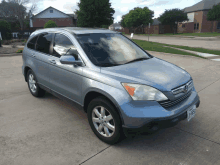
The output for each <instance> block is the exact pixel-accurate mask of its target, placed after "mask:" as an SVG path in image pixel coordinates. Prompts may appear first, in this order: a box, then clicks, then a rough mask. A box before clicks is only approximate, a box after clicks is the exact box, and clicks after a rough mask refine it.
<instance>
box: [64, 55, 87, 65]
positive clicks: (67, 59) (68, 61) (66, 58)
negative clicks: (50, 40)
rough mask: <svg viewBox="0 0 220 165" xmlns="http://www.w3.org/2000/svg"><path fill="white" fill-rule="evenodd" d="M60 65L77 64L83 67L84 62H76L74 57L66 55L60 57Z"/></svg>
mask: <svg viewBox="0 0 220 165" xmlns="http://www.w3.org/2000/svg"><path fill="white" fill-rule="evenodd" d="M60 63H61V64H73V65H74V64H76V65H79V66H82V64H83V63H82V61H81V60H76V59H75V57H74V56H73V55H64V56H61V57H60Z"/></svg>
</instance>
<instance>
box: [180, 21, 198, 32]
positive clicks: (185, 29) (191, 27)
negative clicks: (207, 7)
mask: <svg viewBox="0 0 220 165" xmlns="http://www.w3.org/2000/svg"><path fill="white" fill-rule="evenodd" d="M183 24H184V25H185V27H182V25H183ZM193 32H194V22H189V23H179V24H178V33H193Z"/></svg>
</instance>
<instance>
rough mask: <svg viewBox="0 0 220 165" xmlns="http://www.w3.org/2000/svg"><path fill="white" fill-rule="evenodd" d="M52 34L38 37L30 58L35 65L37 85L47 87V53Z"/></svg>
mask: <svg viewBox="0 0 220 165" xmlns="http://www.w3.org/2000/svg"><path fill="white" fill-rule="evenodd" d="M52 35H53V34H52V33H42V34H39V35H38V39H37V42H36V45H35V51H34V52H33V54H32V56H33V59H34V63H35V64H36V70H35V71H34V73H35V74H36V76H37V80H38V83H39V84H40V85H43V86H45V87H49V83H50V79H49V60H48V59H49V52H50V48H51V44H52Z"/></svg>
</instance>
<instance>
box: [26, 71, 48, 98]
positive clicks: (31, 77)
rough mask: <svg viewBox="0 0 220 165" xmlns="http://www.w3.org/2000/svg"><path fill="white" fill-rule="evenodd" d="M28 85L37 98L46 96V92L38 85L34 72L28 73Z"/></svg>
mask: <svg viewBox="0 0 220 165" xmlns="http://www.w3.org/2000/svg"><path fill="white" fill-rule="evenodd" d="M27 80H28V81H27V83H28V88H29V90H30V92H31V94H32V95H33V96H35V97H42V96H44V94H45V90H43V89H41V88H40V87H39V85H38V84H37V80H36V76H35V74H34V72H33V71H32V70H29V71H28V73H27Z"/></svg>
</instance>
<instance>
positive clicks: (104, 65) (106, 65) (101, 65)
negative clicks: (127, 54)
mask: <svg viewBox="0 0 220 165" xmlns="http://www.w3.org/2000/svg"><path fill="white" fill-rule="evenodd" d="M118 65H121V64H109V63H103V64H100V65H99V66H100V67H108V66H118Z"/></svg>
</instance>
